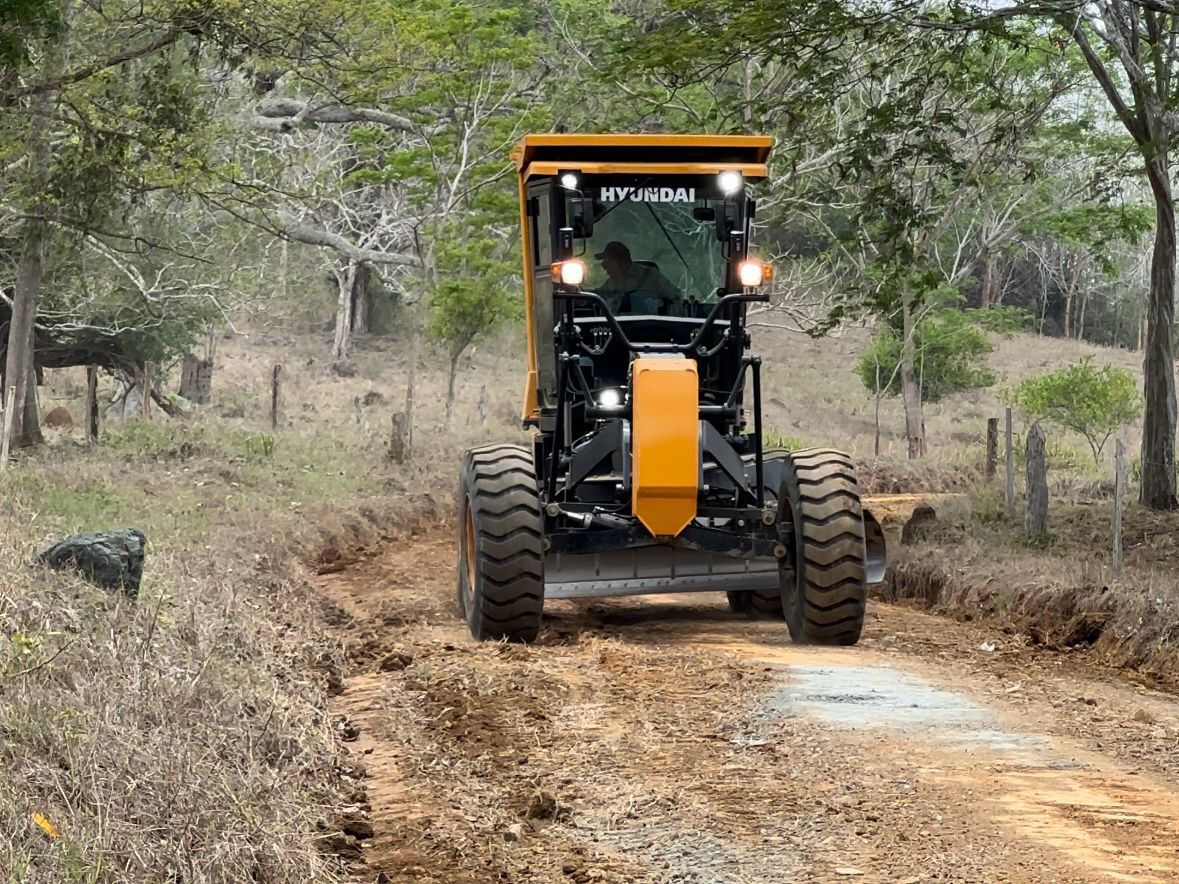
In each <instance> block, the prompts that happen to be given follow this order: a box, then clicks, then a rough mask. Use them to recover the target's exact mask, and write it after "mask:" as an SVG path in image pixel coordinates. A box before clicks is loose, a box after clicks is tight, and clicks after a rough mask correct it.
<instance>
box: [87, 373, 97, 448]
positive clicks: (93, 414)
mask: <svg viewBox="0 0 1179 884" xmlns="http://www.w3.org/2000/svg"><path fill="white" fill-rule="evenodd" d="M86 441H87V442H89V443H90V444H91V445H93V444H95V443H96V442H98V366H97V365H87V366H86Z"/></svg>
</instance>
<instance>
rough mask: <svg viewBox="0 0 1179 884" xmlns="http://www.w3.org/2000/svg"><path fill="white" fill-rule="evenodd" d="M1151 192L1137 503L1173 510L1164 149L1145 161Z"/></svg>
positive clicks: (1168, 199)
mask: <svg viewBox="0 0 1179 884" xmlns="http://www.w3.org/2000/svg"><path fill="white" fill-rule="evenodd" d="M1147 175H1148V177H1149V178H1150V187H1151V190H1152V191H1153V193H1154V202H1155V220H1156V226H1155V235H1154V254H1153V255H1152V256H1151V263H1150V297H1149V301H1148V304H1147V329H1146V355H1145V356H1144V357H1143V374H1144V375H1145V381H1144V383H1145V393H1146V412H1145V417H1144V419H1143V423H1142V482H1141V486H1140V488H1139V502H1140V503H1141V504H1142V505H1143V506H1146V507H1150V508H1151V509H1156V510H1167V509H1175V507H1176V504H1177V503H1179V501H1176V497H1175V360H1174V355H1173V350H1174V347H1173V342H1172V340H1171V326H1172V323H1173V322H1174V319H1175V200H1174V196H1173V194H1172V192H1171V180H1170V169H1169V164H1168V162H1167V160H1166V153H1162V159H1157V160H1154V161H1152V162H1148V163H1147Z"/></svg>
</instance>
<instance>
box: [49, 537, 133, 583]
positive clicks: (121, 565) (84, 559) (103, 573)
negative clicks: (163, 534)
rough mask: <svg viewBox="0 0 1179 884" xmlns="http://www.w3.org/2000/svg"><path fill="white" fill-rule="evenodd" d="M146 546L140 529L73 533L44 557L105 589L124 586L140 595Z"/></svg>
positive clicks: (54, 565)
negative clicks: (82, 575) (78, 573)
mask: <svg viewBox="0 0 1179 884" xmlns="http://www.w3.org/2000/svg"><path fill="white" fill-rule="evenodd" d="M146 545H147V537H146V536H145V535H144V533H143V532H142V531H139V530H138V529H136V528H124V529H121V530H118V531H99V532H97V533H94V534H72V535H70V536H69V537H67V538H65V539H64V540H61V541H59V542H58V543H55V544H54V545H53V546H51V547H50V548H49V549H47V550H45V552H43V553H41V556H40V559H41V561H42V562H44V563H45V564H46V565H48V566H49V567H50V568H54V569H56V570H59V571H61V570H65V569H69V568H72V569H74V570H76V571H80V572H81V573H82V574H84V575H85V576H86V578H87V579H88V580H90V581H91V582H92V583H94V584H96V585H98V586H101V587H103V588H104V589H121V590H123V591H124V592H125V593H127V595H128V596H130V597H131V598H136V597H137V596H138V595H139V583H140V581H141V580H142V579H143V556H144V551H145V547H146Z"/></svg>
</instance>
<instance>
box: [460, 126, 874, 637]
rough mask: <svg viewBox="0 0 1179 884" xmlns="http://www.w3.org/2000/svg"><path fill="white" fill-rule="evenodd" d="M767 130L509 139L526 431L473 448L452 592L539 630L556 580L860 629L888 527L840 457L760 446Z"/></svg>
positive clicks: (481, 618) (568, 594) (515, 626)
mask: <svg viewBox="0 0 1179 884" xmlns="http://www.w3.org/2000/svg"><path fill="white" fill-rule="evenodd" d="M771 146H772V140H771V139H770V138H766V137H746V136H664V135H617V136H615V135H530V136H528V137H526V138H525V139H524V141H523V142H522V143H521V144H520V145H519V146H518V147H517V148H516V150H515V152H514V159H515V161H516V165H517V168H518V170H519V190H520V220H521V226H522V231H523V246H524V249H523V251H524V302H525V306H526V322H527V332H528V364H527V380H526V385H525V395H524V409H523V421H524V424H525V425H526V426H527V427H531V428H533V430H534V434H533V437H532V445H531V447H530V448H524V447H520V446H517V445H488V446H484V447H481V448H476V449H473V450H471V451H468V452H467V453H466V455H465V458H464V464H463V468H462V475H461V479H460V487H459V494H458V506H459V516H460V518H459V569H458V572H459V573H458V597H459V605H460V608H461V610H462V612H463V614H464V615H465V617H466V619H467V622H468V624H469V626H470V629H471V633H472V635H474V636H475V637H476V638H478V639H503V638H507V639H511V640H518V641H531V640H533V639H534V638H535V637H536V635H537V633H538V631H539V629H540V625H541V617H542V611H543V607H544V602H545V600H546V599H570V598H587V597H609V596H623V595H647V594H654V593H680V592H718V591H719V592H725V593H726V594H727V596H728V600H729V605H730V607H732V608H733V609H734V610H738V611H745V612H749V613H754V614H761V615H764V616H770V617H778V618H784V619H785V621H786V624H787V627H788V629H789V632H790V635H791V637H792V638H793V639H794V640H795V641H800V642H815V643H823V644H854V643H855V642H856V641H857V640H858V639H859V636H860V632H861V629H862V627H863V622H864V605H865V598H866V594H867V586H868V584H869V583H870V582H875V581H877V580H879V579H880V578H881V576H882V574H883V567H884V538H883V533H882V531H881V529H880V526H879V525H878V524H877V522H876V520H875V519H873V518H872V517H871V516H870V515H868V514H866V513H865V512H864V511H863V510H862V508H861V504H860V495H859V490H858V487H857V482H856V472H855V468H854V467H853V465H852V462H851V460H850V459H849V458H848V457H847V455H845V454H842V453H840V452H837V451H831V450H826V449H810V450H804V451H796V452H793V453H787V452H783V451H768V450H765V448H764V446H763V434H762V390H761V386H762V384H761V359H760V358H759V357H758V356H756V355H754V354H753V353H752V352H751V345H752V342H751V338H750V334H749V331H748V329H747V328H746V315H747V311H748V307H749V305H750V304H752V303H757V302H762V301H765V300H767V295H766V294H765V288H764V287H765V284H766V282H767V280H768V279H769V277H770V272H771V271H770V268H769V266H767V265H766V264H765V263H764V262H762V261H761V260H759V259H758V258H757V257H756V254H755V253H754V251H753V250H752V249H751V244H750V235H751V232H752V221H753V218H754V213H755V209H756V204H755V202H754V200H753V193H752V192H753V189H754V187H755V186H756V184H757V182H759V181H761V180H763V179H764V178H765V177H766V174H767V172H766V162H767V159H768V156H769V153H770V149H771Z"/></svg>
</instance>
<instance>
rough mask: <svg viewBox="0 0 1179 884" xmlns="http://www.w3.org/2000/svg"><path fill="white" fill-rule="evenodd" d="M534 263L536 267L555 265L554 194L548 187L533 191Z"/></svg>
mask: <svg viewBox="0 0 1179 884" xmlns="http://www.w3.org/2000/svg"><path fill="white" fill-rule="evenodd" d="M531 201H532V211H531V213H530V214H531V215H532V244H533V248H532V261H533V264H534V265H535V266H536V267H548V266H549V265H550V264H552V263H553V206H552V192H551V191H550V190H549V189H548V188H547V187H546V188H544V189H540V188H537V189H535V190H533V191H532V196H531Z"/></svg>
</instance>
